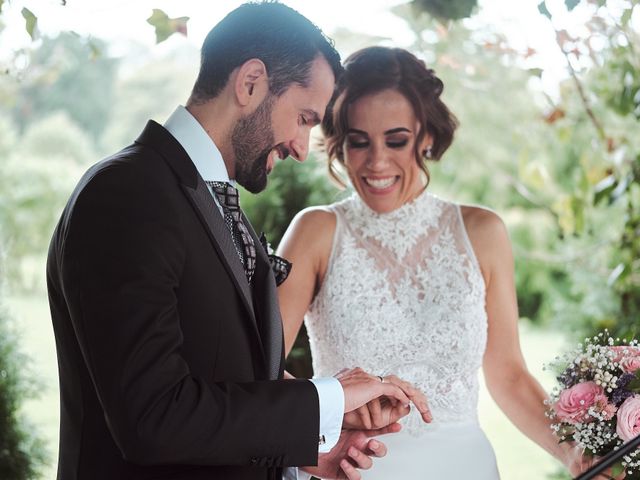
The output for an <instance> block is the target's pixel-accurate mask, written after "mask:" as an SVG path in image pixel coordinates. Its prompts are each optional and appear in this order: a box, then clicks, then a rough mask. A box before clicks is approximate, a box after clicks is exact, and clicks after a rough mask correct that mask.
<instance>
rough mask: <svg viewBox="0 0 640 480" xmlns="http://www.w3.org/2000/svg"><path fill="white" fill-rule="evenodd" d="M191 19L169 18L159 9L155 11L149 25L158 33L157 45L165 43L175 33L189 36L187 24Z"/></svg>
mask: <svg viewBox="0 0 640 480" xmlns="http://www.w3.org/2000/svg"><path fill="white" fill-rule="evenodd" d="M188 21H189V17H178V18H169V15H167V14H166V13H165V12H163V11H162V10H160V9H158V8H154V9H153V13H152V14H151V16H150V17H149V18H148V19H147V23H148V24H149V25H151V26H153V28H155V31H156V43H160V42H164V41H165V40H166V39H167V38H169V37H170V36H171V35H173V34H174V33H180V34H182V35H185V36H186V35H187V22H188Z"/></svg>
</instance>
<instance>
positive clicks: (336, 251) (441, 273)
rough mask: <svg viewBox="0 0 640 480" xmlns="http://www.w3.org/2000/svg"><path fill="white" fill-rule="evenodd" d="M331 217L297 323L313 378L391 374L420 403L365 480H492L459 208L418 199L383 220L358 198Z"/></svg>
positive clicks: (474, 298)
mask: <svg viewBox="0 0 640 480" xmlns="http://www.w3.org/2000/svg"><path fill="white" fill-rule="evenodd" d="M329 208H330V209H331V211H333V212H334V213H335V215H336V218H337V224H336V231H335V235H334V240H333V248H332V252H331V257H330V260H329V265H328V268H327V273H326V275H325V278H324V282H323V285H322V287H321V289H320V291H319V292H318V294H317V295H316V298H315V299H314V302H313V304H312V305H311V307H310V309H309V312H308V313H307V316H306V319H305V322H306V326H307V331H308V333H309V340H310V344H311V351H312V355H313V368H314V374H315V375H316V376H319V377H322V376H330V375H333V374H335V373H336V372H337V371H339V370H340V369H342V368H344V367H362V368H364V369H365V370H366V371H368V372H371V373H373V374H380V375H385V374H396V375H398V376H399V377H402V378H404V379H406V380H408V381H410V382H412V383H414V384H415V385H416V386H417V387H419V388H420V389H422V391H424V392H425V393H426V395H427V398H428V400H429V405H430V408H431V412H432V414H433V423H432V424H430V425H427V424H424V423H423V422H422V420H421V419H420V417H419V415H418V414H417V412H412V413H411V414H410V415H409V416H408V417H407V418H406V419H405V420H403V422H401V423H404V428H403V430H402V431H401V432H400V433H398V434H394V435H387V436H385V437H384V439H383V441H384V442H385V443H386V444H387V446H388V449H389V452H388V454H387V456H386V457H385V458H382V459H376V461H375V462H374V466H373V468H372V469H371V470H370V471H365V472H363V477H364V478H365V479H367V480H371V479H398V478H402V479H405V478H407V479H425V480H435V479H438V480H440V479H474V480H495V479H498V478H499V475H498V469H497V467H496V460H495V456H494V453H493V449H492V448H491V445H490V443H489V441H488V440H487V438H486V436H485V435H484V433H483V432H482V430H481V429H480V426H479V424H478V415H477V404H478V369H479V368H480V366H481V364H482V356H483V353H484V350H485V345H486V340H487V315H486V312H485V285H484V281H483V278H482V275H481V272H480V268H479V265H478V262H477V260H476V257H475V255H474V253H473V250H472V248H471V244H470V242H469V238H468V236H467V233H466V230H465V227H464V223H463V221H462V216H461V213H460V207H459V206H458V205H456V204H453V203H450V202H446V201H444V200H441V199H439V198H437V197H435V196H433V195H431V194H430V193H427V192H423V193H422V194H421V195H420V196H419V197H418V198H416V199H415V200H414V201H413V202H411V203H408V204H405V205H403V206H402V207H400V208H399V209H397V210H394V211H393V212H390V213H386V214H378V213H375V212H374V211H373V210H371V209H369V208H368V207H367V206H366V205H365V204H364V203H363V202H362V200H360V198H359V197H358V196H357V195H353V196H351V197H350V198H348V199H346V200H344V201H342V202H339V203H336V204H334V205H332V206H331V207H329Z"/></svg>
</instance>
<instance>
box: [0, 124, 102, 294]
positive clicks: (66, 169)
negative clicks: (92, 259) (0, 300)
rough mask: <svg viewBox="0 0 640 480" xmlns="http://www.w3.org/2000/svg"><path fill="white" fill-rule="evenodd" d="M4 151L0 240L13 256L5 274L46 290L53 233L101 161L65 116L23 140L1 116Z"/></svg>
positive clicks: (16, 283) (14, 283)
mask: <svg viewBox="0 0 640 480" xmlns="http://www.w3.org/2000/svg"><path fill="white" fill-rule="evenodd" d="M0 123H4V125H5V126H6V130H4V129H2V130H3V133H0V150H1V149H2V147H3V143H4V142H5V141H6V142H9V145H8V147H7V152H6V153H5V154H4V155H3V168H2V169H0V187H1V188H2V196H1V197H0V225H1V228H0V240H1V241H2V244H3V245H4V247H5V250H6V253H7V259H6V270H5V274H6V276H7V278H8V280H9V281H10V285H11V287H12V288H16V289H19V290H34V289H36V288H38V287H41V286H42V284H43V282H42V271H41V268H40V267H39V265H40V264H41V263H42V259H43V258H44V256H45V255H46V251H47V247H48V245H49V240H50V237H51V232H52V231H53V227H54V225H55V222H56V221H57V219H58V217H59V215H60V212H61V211H62V208H63V207H64V204H65V202H66V199H67V198H68V196H69V193H70V192H71V190H72V188H73V186H74V185H75V183H76V182H77V181H78V179H79V178H80V175H81V174H82V171H83V170H84V169H85V168H86V166H88V165H89V162H93V161H95V160H96V154H95V152H94V150H93V144H92V143H91V141H90V138H89V137H88V136H87V134H86V133H85V132H83V131H82V130H81V129H80V128H79V127H78V126H77V125H76V124H75V123H74V122H73V121H72V120H70V119H69V117H67V116H66V114H64V113H60V112H58V113H53V115H50V116H47V117H42V118H41V119H40V121H38V122H35V123H33V124H31V125H29V127H28V128H27V130H26V131H25V133H24V135H23V136H22V137H19V138H16V137H15V136H14V135H15V134H13V135H12V134H11V133H10V132H11V131H12V130H13V131H14V132H15V129H14V128H13V127H12V126H11V121H10V119H9V118H8V117H2V116H0Z"/></svg>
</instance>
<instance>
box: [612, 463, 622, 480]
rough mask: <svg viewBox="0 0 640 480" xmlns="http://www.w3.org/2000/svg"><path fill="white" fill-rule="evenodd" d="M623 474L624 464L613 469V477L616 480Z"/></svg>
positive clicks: (618, 464)
mask: <svg viewBox="0 0 640 480" xmlns="http://www.w3.org/2000/svg"><path fill="white" fill-rule="evenodd" d="M622 472H624V467H623V466H622V463H616V464H615V465H614V466H613V467H611V476H612V477H614V478H618V475H620V474H621V473H622Z"/></svg>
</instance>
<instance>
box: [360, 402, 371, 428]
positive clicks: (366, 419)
mask: <svg viewBox="0 0 640 480" xmlns="http://www.w3.org/2000/svg"><path fill="white" fill-rule="evenodd" d="M356 412H357V413H358V416H359V417H360V422H361V423H362V426H363V428H365V429H366V430H370V429H371V428H372V426H373V425H372V422H371V415H370V414H369V409H368V408H367V406H366V405H363V406H361V407H360V408H358V409H357V410H356Z"/></svg>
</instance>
